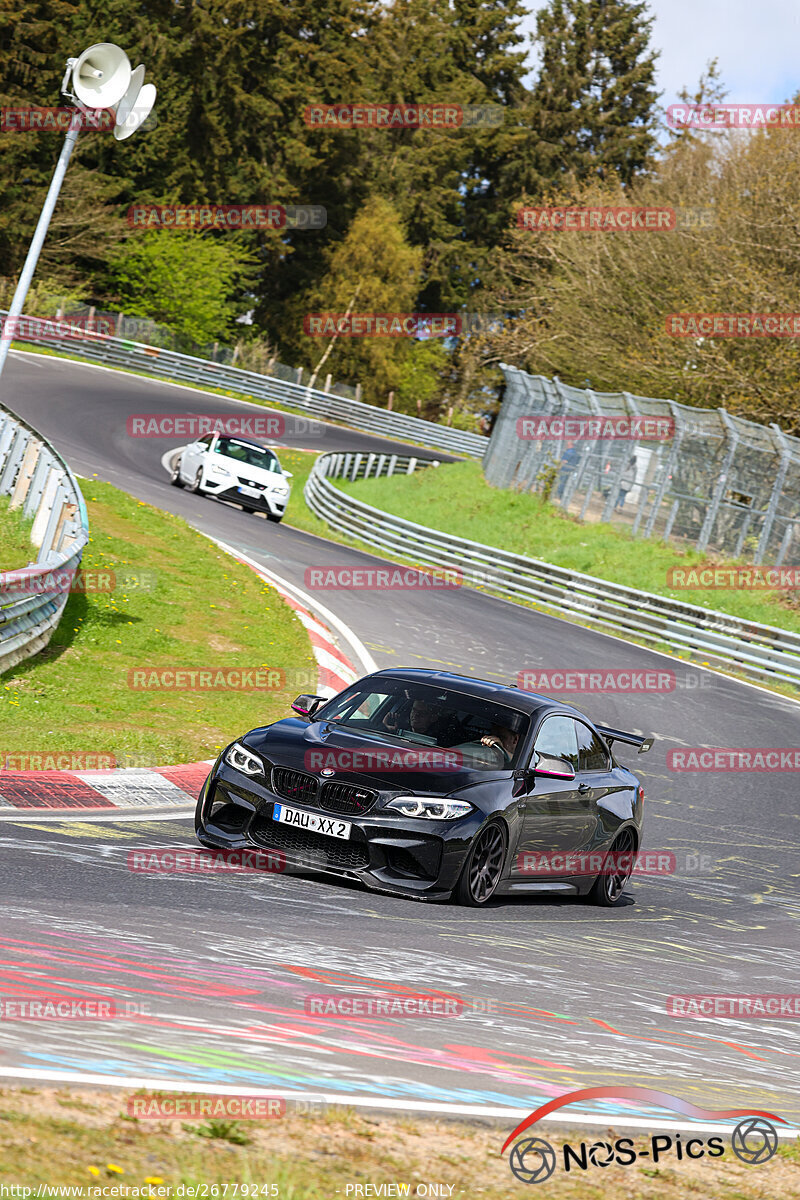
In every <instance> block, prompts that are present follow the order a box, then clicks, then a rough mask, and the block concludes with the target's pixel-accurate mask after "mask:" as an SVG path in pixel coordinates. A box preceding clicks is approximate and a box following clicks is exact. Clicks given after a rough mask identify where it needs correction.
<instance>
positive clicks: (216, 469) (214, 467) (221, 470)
mask: <svg viewBox="0 0 800 1200" xmlns="http://www.w3.org/2000/svg"><path fill="white" fill-rule="evenodd" d="M211 474H212V475H227V476H228V478H230V475H231V472H230V471H229V470H228V468H227V467H223V465H222V463H212V464H211Z"/></svg>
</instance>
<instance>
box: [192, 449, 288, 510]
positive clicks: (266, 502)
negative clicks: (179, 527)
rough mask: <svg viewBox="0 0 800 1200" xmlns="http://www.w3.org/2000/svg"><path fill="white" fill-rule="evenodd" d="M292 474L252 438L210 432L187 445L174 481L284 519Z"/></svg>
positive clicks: (248, 508)
mask: <svg viewBox="0 0 800 1200" xmlns="http://www.w3.org/2000/svg"><path fill="white" fill-rule="evenodd" d="M291 477H292V472H291V471H284V469H283V467H282V466H281V464H280V463H279V461H278V456H277V454H275V452H274V451H273V450H268V449H266V447H264V446H261V445H260V444H259V443H258V442H251V441H250V440H249V439H248V438H240V437H229V436H228V435H227V434H224V433H207V434H205V436H204V437H201V438H198V439H197V441H196V442H192V443H191V444H190V445H188V446H184V447H183V448H182V450H181V451H180V453H179V454H178V455H177V456H176V458H175V460H174V462H173V465H172V478H171V480H170V482H171V483H172V484H173V486H174V487H188V488H189V490H190V491H192V492H197V493H199V494H200V495H203V496H218V497H219V498H220V500H232V501H234V503H236V504H240V505H241V506H242V508H243V509H244V510H245V512H263V513H266V515H267V519H268V520H270V521H280V520H281V519H282V517H283V514H284V513H285V512H286V505H287V504H288V503H289V495H290V493H291V490H292V488H291V484H290V483H289V480H290V479H291Z"/></svg>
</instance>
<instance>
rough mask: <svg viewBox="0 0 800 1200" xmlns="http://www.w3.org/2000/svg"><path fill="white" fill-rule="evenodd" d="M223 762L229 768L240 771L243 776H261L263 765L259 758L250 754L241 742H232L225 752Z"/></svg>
mask: <svg viewBox="0 0 800 1200" xmlns="http://www.w3.org/2000/svg"><path fill="white" fill-rule="evenodd" d="M224 761H225V762H226V763H227V764H228V766H229V767H234V768H235V770H237V771H241V772H242V773H243V774H244V775H263V774H264V764H263V763H262V761H261V759H260V758H257V757H256V755H255V754H252V753H251V752H250V751H249V750H248V749H247V748H246V747H245V746H243V745H242V743H241V742H234V743H233V745H232V746H229V747H228V749H227V750H226V751H225V755H224Z"/></svg>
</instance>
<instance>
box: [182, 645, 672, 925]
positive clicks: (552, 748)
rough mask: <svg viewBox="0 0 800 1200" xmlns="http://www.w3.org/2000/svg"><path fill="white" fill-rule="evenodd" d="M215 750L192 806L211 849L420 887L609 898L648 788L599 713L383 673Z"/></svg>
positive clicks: (620, 884) (608, 902) (442, 679)
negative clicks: (248, 851) (591, 715)
mask: <svg viewBox="0 0 800 1200" xmlns="http://www.w3.org/2000/svg"><path fill="white" fill-rule="evenodd" d="M292 708H293V710H294V712H295V713H296V714H297V715H296V716H293V717H288V718H286V719H284V720H281V721H276V722H274V723H273V724H272V725H267V726H264V727H263V728H260V729H251V730H250V732H249V733H247V734H245V735H244V736H243V737H241V738H239V740H238V741H235V742H233V743H232V744H231V745H230V746H228V747H226V749H225V750H223V752H222V753H221V754H220V756H219V758H218V759H217V761H216V763H215V764H214V767H213V769H212V771H211V774H210V775H209V777H208V779H207V780H206V782H205V784H204V785H203V788H202V791H201V793H200V797H199V800H198V804H197V814H196V830H197V837H198V839H199V841H200V842H201V843H202V844H203V845H204V846H208V847H222V848H227V849H231V850H238V849H244V848H252V847H256V848H258V849H267V850H272V851H275V852H278V853H279V854H280V855H281V857H282V860H283V861H285V863H286V865H287V867H289V868H290V869H296V870H307V871H322V872H326V873H329V874H333V875H339V876H346V877H349V878H353V879H359V880H361V881H362V882H363V883H364V884H366V885H367V886H368V887H370V888H375V889H378V890H380V891H386V892H394V893H400V894H402V895H405V896H412V897H416V898H418V899H423V898H427V899H433V898H437V899H447V898H453V899H455V900H457V901H458V902H460V903H462V904H468V905H481V904H485V903H486V902H487V901H488V900H489V899H490V898H491V897H492V896H499V895H503V894H506V895H509V894H510V895H520V894H525V893H528V894H531V893H536V892H545V891H546V892H560V893H563V894H565V895H570V894H571V895H581V896H586V897H587V898H588V899H590V900H591V901H593V902H595V903H597V904H601V905H605V906H608V907H615V906H617V905H619V904H620V903H621V901H622V897H623V890H624V888H625V886H626V884H627V882H628V879H629V877H630V874H631V871H632V869H633V866H634V861H635V856H636V853H637V851H638V850H639V847H640V845H641V838H642V823H643V801H644V790H643V788H642V786H641V784H640V782H639V780H638V778H637V777H636V775H634V774H633V772H632V771H630V770H629V769H628V768H627V767H625V766H623V765H621V764H620V763H618V762H617V761H616V758H615V757H614V753H613V751H612V743H614V742H622V743H625V744H627V745H630V746H633V747H636V748H637V749H638V751H639V753H642V752H643V751H645V750H649V749H650V746H651V745H652V742H653V739H652V737H642V736H639V735H636V734H629V733H623V732H622V731H620V730H616V729H607V728H604V727H603V726H597V725H594V724H593V723H592V722H591V721H589V720H588V719H587V718H586V717H585V716H583V714H582V713H580V712H578V711H577V709H575V708H572V707H571V706H570V705H568V704H562V703H560V702H559V701H556V700H552V699H549V698H548V697H547V696H540V695H536V694H535V693H531V692H524V691H520V690H519V689H517V688H515V687H510V686H506V685H503V684H497V683H491V682H489V681H487V680H483V679H473V678H470V677H467V676H462V675H452V674H448V673H446V672H441V671H424V670H414V669H408V670H386V671H378V672H376V673H374V674H372V675H367V676H365V677H364V678H363V679H360V680H359V681H358V682H356V683H354V684H352V685H351V686H350V687H348V688H346V689H345V691H343V692H340V693H339V695H337V696H334V697H333V698H332V699H327V698H325V697H322V696H299V697H298V699H297V700H296V701H295V702H294V704H293V705H292Z"/></svg>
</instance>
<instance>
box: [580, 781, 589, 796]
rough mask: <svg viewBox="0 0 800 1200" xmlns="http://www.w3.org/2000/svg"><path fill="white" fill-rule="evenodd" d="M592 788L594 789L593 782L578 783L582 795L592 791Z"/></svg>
mask: <svg viewBox="0 0 800 1200" xmlns="http://www.w3.org/2000/svg"><path fill="white" fill-rule="evenodd" d="M591 790H592V788H591V784H588V783H579V784H578V791H579V793H580V794H581V796H585V795H586V793H587V792H590V791H591Z"/></svg>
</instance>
